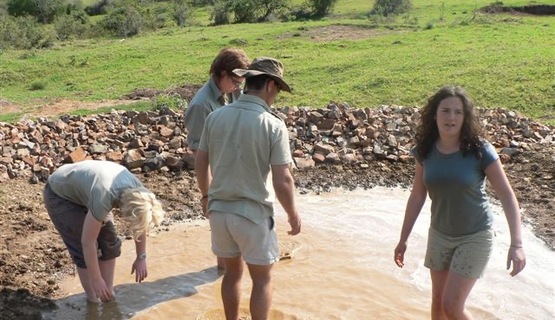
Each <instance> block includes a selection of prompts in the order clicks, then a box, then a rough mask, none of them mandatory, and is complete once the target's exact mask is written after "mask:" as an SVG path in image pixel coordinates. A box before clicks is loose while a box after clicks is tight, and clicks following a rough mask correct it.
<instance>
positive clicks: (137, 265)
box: [131, 257, 148, 283]
mask: <svg viewBox="0 0 555 320" xmlns="http://www.w3.org/2000/svg"><path fill="white" fill-rule="evenodd" d="M133 273H135V282H138V283H141V282H142V281H143V280H144V279H146V277H147V276H148V271H147V267H146V259H141V258H140V257H137V259H135V262H133V266H132V267H131V274H133Z"/></svg>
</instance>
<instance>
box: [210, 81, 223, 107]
mask: <svg viewBox="0 0 555 320" xmlns="http://www.w3.org/2000/svg"><path fill="white" fill-rule="evenodd" d="M208 86H209V87H210V92H211V93H212V96H214V97H216V101H217V100H218V98H219V97H221V96H223V95H224V93H223V92H222V91H220V88H218V85H217V84H216V80H215V79H214V77H210V80H208Z"/></svg>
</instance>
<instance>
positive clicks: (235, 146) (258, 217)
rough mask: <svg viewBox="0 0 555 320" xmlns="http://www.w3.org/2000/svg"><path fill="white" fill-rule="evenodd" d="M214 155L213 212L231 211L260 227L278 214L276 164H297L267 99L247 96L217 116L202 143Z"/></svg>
mask: <svg viewBox="0 0 555 320" xmlns="http://www.w3.org/2000/svg"><path fill="white" fill-rule="evenodd" d="M199 150H202V151H206V152H208V155H209V161H210V170H211V173H212V177H213V179H212V183H211V185H210V188H209V199H210V201H209V204H208V210H209V211H221V212H231V213H235V214H238V215H241V216H244V217H245V218H247V219H250V220H251V221H253V222H255V223H260V222H262V221H264V220H265V219H267V218H268V217H270V216H272V215H273V206H272V203H273V199H272V189H271V186H269V185H268V175H269V173H270V170H271V165H285V164H290V163H291V162H292V157H291V150H290V147H289V134H288V132H287V127H286V125H285V123H284V122H283V120H282V119H280V118H279V117H278V116H276V115H274V114H273V113H272V112H271V111H270V108H269V107H268V105H267V104H266V102H265V101H264V100H262V99H261V98H259V97H256V96H253V95H247V94H243V95H241V96H240V97H239V100H238V101H237V102H235V103H232V104H230V105H228V106H226V107H225V108H221V109H218V110H216V111H214V112H213V113H211V114H210V115H209V116H208V118H207V119H206V124H205V128H204V132H203V134H202V138H201V141H200V145H199Z"/></svg>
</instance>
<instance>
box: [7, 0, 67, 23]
mask: <svg viewBox="0 0 555 320" xmlns="http://www.w3.org/2000/svg"><path fill="white" fill-rule="evenodd" d="M66 6H67V4H66V3H65V0H8V12H9V14H10V15H12V16H16V17H20V16H25V15H31V16H33V17H36V18H37V19H38V21H39V22H41V23H50V22H52V21H54V19H55V18H56V16H57V15H60V14H62V13H63V12H64V11H65V9H66Z"/></svg>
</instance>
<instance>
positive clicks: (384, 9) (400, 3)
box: [371, 0, 412, 17]
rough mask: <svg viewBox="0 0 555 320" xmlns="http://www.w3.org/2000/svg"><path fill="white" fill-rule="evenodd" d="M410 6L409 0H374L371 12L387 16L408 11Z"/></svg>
mask: <svg viewBox="0 0 555 320" xmlns="http://www.w3.org/2000/svg"><path fill="white" fill-rule="evenodd" d="M411 8H412V3H411V1H410V0H376V2H375V3H374V8H373V9H372V11H371V14H377V15H381V16H385V17H389V16H392V15H397V14H401V13H405V12H408V11H409V10H410V9H411Z"/></svg>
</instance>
